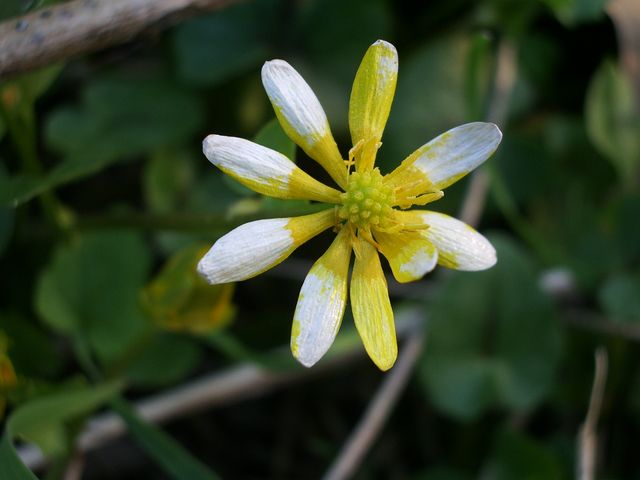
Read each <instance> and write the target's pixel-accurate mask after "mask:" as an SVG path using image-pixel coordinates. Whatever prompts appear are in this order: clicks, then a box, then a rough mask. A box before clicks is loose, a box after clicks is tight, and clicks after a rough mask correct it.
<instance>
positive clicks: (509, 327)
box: [420, 237, 561, 419]
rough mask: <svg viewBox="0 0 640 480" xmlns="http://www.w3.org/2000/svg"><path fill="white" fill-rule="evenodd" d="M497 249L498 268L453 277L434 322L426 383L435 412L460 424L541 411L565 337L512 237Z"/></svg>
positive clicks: (437, 305)
mask: <svg viewBox="0 0 640 480" xmlns="http://www.w3.org/2000/svg"><path fill="white" fill-rule="evenodd" d="M492 243H493V245H494V246H495V247H496V250H497V252H498V263H497V265H496V266H495V267H493V268H492V269H490V270H487V271H484V272H478V273H466V272H465V273H463V272H456V273H454V274H452V275H451V276H450V277H449V278H448V279H447V280H446V282H445V284H444V286H443V288H442V291H441V292H440V295H439V296H438V298H437V299H436V300H435V303H434V305H433V306H432V310H431V312H432V317H431V319H430V322H429V324H428V328H429V332H428V335H429V348H428V349H427V350H426V353H425V355H424V357H423V361H422V363H421V367H420V373H421V375H420V378H421V380H422V382H423V385H424V386H425V387H426V391H427V392H428V394H429V397H430V398H431V400H432V401H433V403H434V404H435V406H436V407H438V408H439V409H440V410H441V411H443V412H444V413H446V414H448V415H451V416H453V417H456V418H459V419H472V418H476V417H477V416H479V415H480V414H481V413H483V412H485V411H486V410H487V409H489V408H491V407H504V408H508V409H512V410H526V409H531V408H533V407H535V406H536V405H537V404H538V403H539V402H540V401H542V400H543V399H544V398H545V397H546V396H547V395H548V393H549V390H550V388H551V386H552V382H553V379H554V374H555V369H556V366H557V363H558V360H559V354H560V347H561V343H560V340H561V338H560V331H559V328H558V325H557V322H556V319H555V316H554V310H553V308H552V304H551V302H550V301H549V300H548V299H547V297H545V296H544V295H543V294H542V293H541V292H540V290H539V289H538V285H537V275H536V274H537V272H536V269H535V268H534V266H533V265H532V262H531V260H530V259H529V258H528V256H527V255H526V254H525V253H524V252H523V251H522V250H521V249H520V248H519V247H518V246H516V245H515V244H514V243H513V242H512V241H510V240H508V239H506V238H503V237H494V238H492Z"/></svg>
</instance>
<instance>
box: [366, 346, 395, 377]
mask: <svg viewBox="0 0 640 480" xmlns="http://www.w3.org/2000/svg"><path fill="white" fill-rule="evenodd" d="M397 358H398V352H397V350H396V352H395V354H394V355H393V356H391V357H388V358H377V359H373V358H372V360H373V363H375V364H376V367H378V368H379V369H380V370H382V371H383V372H386V371H387V370H390V369H391V367H393V366H394V365H395V363H396V359H397Z"/></svg>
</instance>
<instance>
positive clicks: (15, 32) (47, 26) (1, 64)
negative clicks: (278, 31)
mask: <svg viewBox="0 0 640 480" xmlns="http://www.w3.org/2000/svg"><path fill="white" fill-rule="evenodd" d="M238 2H239V0H73V1H71V2H66V3H63V4H60V5H56V6H53V7H49V8H45V9H42V10H37V11H35V12H32V13H29V14H27V15H24V16H22V17H19V18H14V19H11V20H7V21H5V22H3V23H0V78H6V77H9V76H13V75H16V74H19V73H23V72H26V71H29V70H33V69H36V68H39V67H43V66H45V65H49V64H51V63H54V62H58V61H60V60H66V59H68V58H71V57H75V56H78V55H81V54H85V53H88V52H93V51H96V50H99V49H101V48H104V47H107V46H110V45H115V44H119V43H123V42H127V41H129V40H131V39H133V38H135V37H136V36H137V35H139V34H140V33H141V32H143V31H147V30H150V29H156V30H157V29H161V28H165V27H167V26H169V25H172V24H174V23H176V22H178V21H180V20H182V19H184V18H186V17H189V16H191V15H194V14H197V13H201V12H205V11H213V10H218V9H221V8H223V7H225V6H227V5H229V4H232V3H238Z"/></svg>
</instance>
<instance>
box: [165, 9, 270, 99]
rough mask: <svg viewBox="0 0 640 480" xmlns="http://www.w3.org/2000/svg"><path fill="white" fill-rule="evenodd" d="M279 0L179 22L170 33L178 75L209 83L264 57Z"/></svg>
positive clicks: (251, 65)
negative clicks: (172, 32) (171, 33)
mask: <svg viewBox="0 0 640 480" xmlns="http://www.w3.org/2000/svg"><path fill="white" fill-rule="evenodd" d="M279 5H280V1H279V0H258V1H253V2H247V3H242V4H239V5H234V6H231V7H229V8H226V9H224V10H222V11H220V12H216V13H214V14H211V15H208V16H204V17H200V18H197V19H195V20H191V21H188V22H184V23H182V24H181V25H180V26H178V27H177V28H176V29H175V32H174V35H173V38H172V40H173V42H172V46H173V53H174V57H175V61H176V66H177V70H178V75H179V76H180V78H181V79H183V80H184V81H186V82H188V83H190V84H193V85H199V86H212V85H216V84H219V83H221V82H224V81H226V80H228V79H230V78H232V77H234V76H236V75H238V74H240V73H244V72H247V71H249V70H251V69H253V68H256V69H257V68H258V67H259V65H260V64H261V63H262V62H264V61H265V60H267V59H268V57H269V55H270V51H271V46H270V42H271V39H272V37H273V36H274V32H275V31H276V27H275V26H276V25H278V21H277V20H278V17H277V12H278V10H279V8H278V7H279Z"/></svg>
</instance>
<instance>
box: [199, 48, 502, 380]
mask: <svg viewBox="0 0 640 480" xmlns="http://www.w3.org/2000/svg"><path fill="white" fill-rule="evenodd" d="M397 73H398V56H397V52H396V49H395V48H394V46H393V45H391V44H389V43H387V42H385V41H382V40H378V41H377V42H375V43H374V44H373V45H371V47H369V49H368V50H367V52H366V54H365V56H364V58H363V60H362V63H361V64H360V67H359V69H358V72H357V73H356V78H355V81H354V84H353V89H352V92H351V99H350V103H349V129H350V131H351V139H352V142H353V147H352V148H351V150H350V151H349V155H348V158H347V160H344V159H343V158H342V155H341V154H340V152H339V150H338V147H337V145H336V142H335V140H334V139H333V136H332V134H331V130H330V128H329V123H328V121H327V117H326V115H325V113H324V111H323V109H322V107H321V105H320V102H319V101H318V99H317V98H316V96H315V95H314V93H313V91H312V90H311V88H310V87H309V85H307V83H306V82H305V81H304V80H303V78H302V77H301V76H300V75H299V74H298V72H296V71H295V70H294V69H293V67H291V65H289V64H288V63H287V62H285V61H283V60H272V61H270V62H267V63H265V65H264V67H263V68H262V82H263V84H264V87H265V90H266V92H267V95H268V96H269V98H270V100H271V103H272V105H273V108H274V110H275V113H276V116H277V117H278V120H279V121H280V124H281V125H282V128H283V129H284V131H285V132H286V133H287V135H288V136H289V137H290V138H291V139H292V140H293V141H294V142H295V143H296V144H297V145H298V146H299V147H300V148H302V150H304V152H305V153H306V154H307V155H308V156H309V157H311V158H312V159H313V160H315V161H317V162H318V163H319V164H320V165H321V166H322V167H323V168H324V169H325V170H326V171H327V172H328V173H329V175H330V176H331V178H332V179H333V180H334V181H335V182H336V184H337V185H338V186H339V187H340V188H341V190H342V191H339V190H337V189H336V188H332V187H329V186H327V185H324V184H323V183H320V182H319V181H317V180H315V179H313V178H312V177H310V176H309V175H307V174H306V173H305V172H304V171H302V170H301V169H300V168H299V167H298V166H296V165H295V164H294V163H293V162H291V161H290V160H289V159H288V158H286V157H285V156H284V155H282V154H280V153H278V152H276V151H274V150H271V149H268V148H265V147H262V146H260V145H257V144H255V143H253V142H250V141H248V140H243V139H240V138H234V137H223V136H220V135H209V136H208V137H207V138H206V139H205V140H204V144H203V148H204V153H205V155H206V156H207V158H208V159H209V160H210V161H211V163H213V164H214V165H216V166H217V167H218V168H220V169H221V170H222V171H223V172H225V173H226V174H228V175H230V176H231V177H233V178H235V179H236V180H238V181H239V182H240V183H242V184H243V185H245V186H247V187H249V188H251V189H253V190H255V191H256V192H258V193H261V194H263V195H268V196H271V197H277V198H287V199H304V200H313V201H316V202H323V203H326V204H329V205H328V206H329V208H327V209H326V210H324V211H321V212H319V213H315V214H312V215H305V216H301V217H294V218H275V219H268V220H258V221H254V222H250V223H247V224H244V225H241V226H240V227H238V228H236V229H235V230H232V231H231V232H229V233H228V234H226V235H225V236H223V237H222V238H220V239H219V240H218V241H217V242H216V243H215V244H214V245H213V247H212V248H211V249H210V250H209V252H207V254H206V255H205V256H204V257H203V258H202V260H200V263H199V264H198V271H199V272H200V274H201V275H202V276H203V277H204V278H205V279H206V280H207V281H208V282H209V283H211V284H221V283H225V282H235V281H239V280H245V279H247V278H251V277H253V276H255V275H258V274H260V273H262V272H264V271H265V270H268V269H269V268H271V267H273V266H275V265H277V264H278V263H280V262H282V261H283V260H284V259H286V258H287V257H288V256H289V255H290V254H291V253H292V252H293V251H294V250H295V249H296V248H297V247H299V246H300V245H301V244H303V243H304V242H306V241H307V240H309V239H310V238H312V237H314V236H316V235H317V234H319V233H320V232H322V231H324V230H326V229H328V228H331V227H333V228H334V230H335V231H336V232H337V235H336V238H335V240H334V241H333V243H332V244H331V246H330V247H329V249H328V250H327V251H326V253H325V254H324V255H322V256H321V257H320V259H319V260H318V261H317V262H316V263H315V264H314V265H313V266H312V267H311V270H310V271H309V274H308V275H307V277H306V279H305V281H304V283H303V285H302V290H301V292H300V296H299V298H298V304H297V307H296V311H295V314H294V319H293V327H292V335H291V349H292V352H293V355H294V356H295V357H296V358H297V359H298V360H299V361H300V362H301V363H302V364H303V365H305V366H311V365H313V364H315V363H316V362H317V361H318V360H319V359H320V358H321V357H322V356H323V355H324V354H325V352H326V351H327V350H328V349H329V347H330V346H331V344H332V343H333V341H334V338H335V336H336V334H337V332H338V329H339V327H340V323H341V321H342V317H343V315H344V311H345V307H346V303H347V280H348V272H349V265H350V262H351V252H352V251H353V252H354V254H355V261H354V266H353V272H352V275H351V289H350V298H351V308H352V312H353V317H354V321H355V324H356V328H357V330H358V332H359V334H360V337H361V338H362V341H363V344H364V347H365V349H366V351H367V353H368V354H369V356H370V357H371V359H372V360H373V361H374V362H375V364H376V365H377V366H378V367H379V368H380V369H382V370H387V369H389V368H391V366H393V364H394V362H395V360H396V356H397V343H396V336H395V325H394V318H393V311H392V309H391V304H390V301H389V294H388V290H387V283H386V280H385V277H384V274H383V271H382V266H381V264H380V257H379V255H378V253H382V254H383V255H384V256H385V257H386V258H387V260H388V262H389V264H390V266H391V270H392V272H393V275H394V276H395V278H396V279H397V280H398V281H399V282H409V281H413V280H417V279H419V278H421V277H422V276H423V275H424V274H425V273H427V272H429V271H431V270H432V269H433V268H434V267H435V265H436V263H440V264H441V265H444V266H446V267H450V268H456V269H460V270H482V269H485V268H489V267H491V266H492V265H494V263H495V262H496V254H495V250H494V248H493V247H492V246H491V244H490V243H489V242H488V241H487V240H486V239H485V238H484V237H483V236H482V235H480V234H479V233H477V232H476V231H475V230H473V229H472V228H471V227H469V226H468V225H466V224H464V223H463V222H460V221H459V220H456V219H454V218H452V217H449V216H447V215H443V214H440V213H436V212H432V211H428V210H410V211H407V210H406V209H408V208H410V207H412V206H414V205H420V206H422V205H426V204H428V203H430V202H432V201H434V200H437V199H439V198H441V197H442V195H443V192H442V190H443V189H444V188H445V187H447V186H449V185H451V184H452V183H454V182H456V181H457V180H459V179H460V178H462V177H463V176H465V175H466V174H467V173H469V172H470V171H472V170H473V169H474V168H476V167H477V166H478V165H480V164H481V163H482V162H484V161H485V160H486V159H487V158H489V157H490V156H491V155H492V154H493V152H494V151H495V150H496V148H497V147H498V144H499V143H500V140H501V138H502V134H501V132H500V130H499V129H498V127H497V126H496V125H494V124H492V123H481V122H474V123H469V124H466V125H462V126H459V127H456V128H453V129H451V130H449V131H448V132H446V133H443V134H442V135H440V136H438V137H437V138H435V139H434V140H432V141H430V142H429V143H427V144H425V145H423V146H422V147H420V148H419V149H418V150H416V151H415V152H413V153H412V154H411V155H409V156H408V157H407V158H406V159H405V160H404V161H403V162H402V163H401V164H400V166H398V167H397V168H396V169H395V170H394V171H393V172H391V173H390V174H388V175H384V176H383V175H382V174H381V173H380V171H379V169H378V168H376V167H375V157H376V152H377V150H378V149H379V148H380V146H381V145H382V143H381V138H382V132H383V130H384V127H385V124H386V122H387V118H388V116H389V111H390V109H391V103H392V100H393V96H394V93H395V88H396V79H397Z"/></svg>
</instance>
